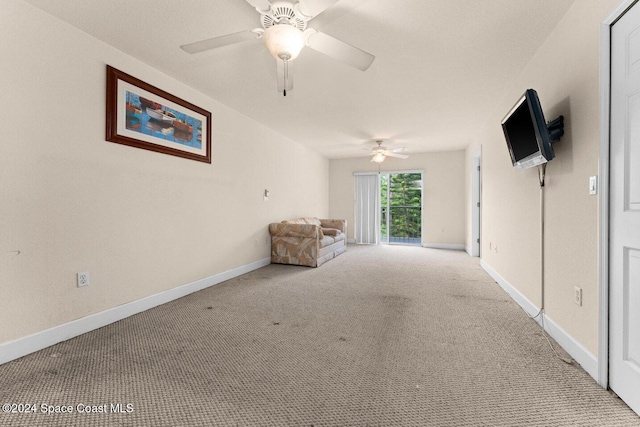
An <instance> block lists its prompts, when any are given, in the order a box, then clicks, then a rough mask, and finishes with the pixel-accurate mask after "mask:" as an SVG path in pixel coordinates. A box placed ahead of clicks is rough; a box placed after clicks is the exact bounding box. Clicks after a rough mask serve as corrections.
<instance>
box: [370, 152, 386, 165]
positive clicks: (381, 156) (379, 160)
mask: <svg viewBox="0 0 640 427" xmlns="http://www.w3.org/2000/svg"><path fill="white" fill-rule="evenodd" d="M384 159H386V156H385V155H384V154H383V153H376V154H375V155H374V156H373V158H372V159H371V161H372V162H376V163H382V162H384Z"/></svg>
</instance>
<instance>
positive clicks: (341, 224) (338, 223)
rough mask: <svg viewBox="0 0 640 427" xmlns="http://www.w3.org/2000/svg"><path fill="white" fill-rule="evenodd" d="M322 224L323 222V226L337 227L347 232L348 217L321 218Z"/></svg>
mask: <svg viewBox="0 0 640 427" xmlns="http://www.w3.org/2000/svg"><path fill="white" fill-rule="evenodd" d="M320 224H322V228H336V229H338V230H340V231H342V232H343V233H346V232H347V220H346V219H321V220H320Z"/></svg>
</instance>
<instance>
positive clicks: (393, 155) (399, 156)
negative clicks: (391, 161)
mask: <svg viewBox="0 0 640 427" xmlns="http://www.w3.org/2000/svg"><path fill="white" fill-rule="evenodd" d="M384 155H385V156H387V157H397V158H398V159H408V158H409V156H407V155H406V154H398V153H394V152H386V153H384Z"/></svg>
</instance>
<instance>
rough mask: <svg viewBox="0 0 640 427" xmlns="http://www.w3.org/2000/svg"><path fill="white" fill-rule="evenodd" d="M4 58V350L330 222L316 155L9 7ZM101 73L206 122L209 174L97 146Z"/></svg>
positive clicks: (9, 2)
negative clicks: (182, 104)
mask: <svg viewBox="0 0 640 427" xmlns="http://www.w3.org/2000/svg"><path fill="white" fill-rule="evenodd" d="M0 57H1V58H2V61H1V62H0V93H2V95H3V99H4V100H5V108H4V109H3V114H2V119H0V121H1V122H2V137H1V143H0V200H1V202H0V203H1V206H0V289H1V290H2V298H1V299H0V325H2V327H1V328H0V343H2V342H7V341H10V340H13V339H16V338H19V337H24V336H26V335H29V334H32V333H35V332H38V331H42V330H44V329H47V328H50V327H53V326H56V325H60V324H62V323H65V322H68V321H71V320H74V319H78V318H82V317H84V316H87V315H90V314H92V313H96V312H100V311H103V310H107V309H109V308H112V307H115V306H118V305H120V304H123V303H126V302H129V301H132V300H136V299H139V298H142V297H145V296H148V295H153V294H156V293H159V292H161V291H164V290H167V289H171V288H174V287H177V286H180V285H184V284H186V283H190V282H192V281H194V280H197V279H202V278H205V277H208V276H211V275H214V274H217V273H220V272H223V271H227V270H229V269H232V268H235V267H239V266H243V265H246V264H249V263H251V262H254V261H257V260H261V259H264V258H267V257H268V256H269V245H268V244H267V243H266V242H265V237H267V236H268V231H267V226H268V223H269V222H272V221H279V220H281V219H284V218H289V217H294V216H299V215H317V216H327V214H328V182H329V177H328V170H329V169H328V168H329V164H328V160H327V159H326V158H324V157H323V156H320V155H319V154H317V153H314V152H312V151H309V150H308V149H306V148H303V147H302V146H301V145H299V144H296V143H294V142H293V141H291V140H288V139H286V138H284V137H283V136H281V135H279V134H277V133H275V132H273V131H271V130H269V129H268V128H266V127H264V126H262V125H260V124H258V123H256V122H254V121H252V120H250V119H248V118H246V117H244V116H242V115H240V114H238V113H237V112H235V111H233V110H231V109H229V108H226V107H225V106H223V105H221V104H220V103H218V102H216V101H215V100H213V99H211V98H209V97H207V96H204V95H202V94H201V93H199V92H197V91H195V90H193V89H191V88H189V87H187V86H185V85H183V84H181V83H179V82H177V81H176V80H174V79H172V78H170V77H168V76H166V75H164V74H162V73H161V72H159V71H157V70H154V69H153V68H151V67H149V66H147V65H145V64H143V63H141V62H139V61H137V60H135V59H133V58H131V57H129V56H127V55H125V54H123V53H122V52H119V51H117V50H115V49H113V48H111V47H109V46H107V45H106V44H103V43H101V42H99V41H97V40H96V39H94V38H92V37H89V36H88V35H86V34H85V33H83V32H81V31H79V30H77V29H75V28H73V27H71V26H69V25H67V24H65V23H63V22H61V21H59V20H57V19H54V18H52V17H51V16H49V15H47V14H45V13H43V12H41V11H40V10H38V9H35V8H33V7H31V6H30V5H28V4H25V3H23V2H21V1H19V0H3V1H2V11H1V13H0ZM105 64H110V65H112V66H114V67H116V68H118V69H120V70H122V71H125V72H127V73H129V74H132V75H134V76H136V77H139V78H140V79H142V80H144V81H146V82H149V83H151V84H153V85H155V86H158V87H160V88H162V89H165V90H167V91H168V92H170V93H172V94H174V95H176V96H178V97H181V98H184V99H186V100H189V101H190V102H192V103H194V104H196V105H198V106H200V107H202V108H205V109H207V110H209V111H211V112H212V116H213V122H212V123H213V148H212V153H213V164H211V165H209V164H204V163H201V162H196V161H191V160H186V159H182V158H178V157H174V156H168V155H164V154H159V153H154V152H150V151H145V150H140V149H135V148H131V147H127V146H124V145H119V144H114V143H111V142H106V141H105V107H104V105H105V68H106V65H105ZM292 178H296V179H292ZM265 188H266V189H269V190H270V192H271V197H270V200H269V201H268V202H263V200H262V194H263V191H264V189H265ZM256 239H257V244H256V243H255V241H256ZM17 251H19V255H18V252H17ZM80 271H88V272H89V273H90V279H91V283H90V285H89V286H88V287H86V288H77V287H76V273H77V272H80Z"/></svg>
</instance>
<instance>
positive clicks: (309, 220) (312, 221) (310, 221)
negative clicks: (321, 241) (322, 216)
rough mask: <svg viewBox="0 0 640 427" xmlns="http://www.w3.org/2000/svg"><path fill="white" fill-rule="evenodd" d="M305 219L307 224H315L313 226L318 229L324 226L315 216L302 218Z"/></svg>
mask: <svg viewBox="0 0 640 427" xmlns="http://www.w3.org/2000/svg"><path fill="white" fill-rule="evenodd" d="M302 219H304V221H305V222H306V223H307V224H313V225H317V226H318V227H321V226H322V224H320V220H319V219H318V218H316V217H315V216H312V217H306V218H302Z"/></svg>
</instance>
